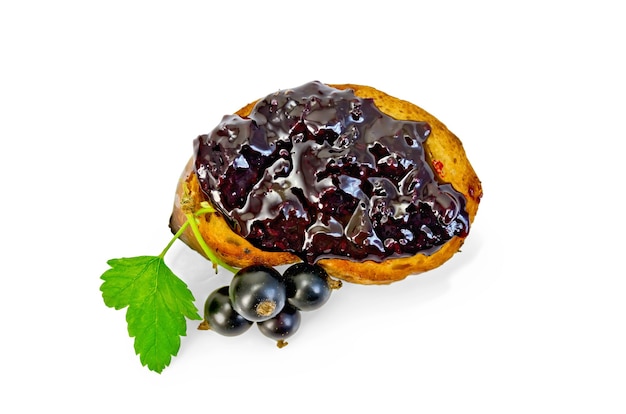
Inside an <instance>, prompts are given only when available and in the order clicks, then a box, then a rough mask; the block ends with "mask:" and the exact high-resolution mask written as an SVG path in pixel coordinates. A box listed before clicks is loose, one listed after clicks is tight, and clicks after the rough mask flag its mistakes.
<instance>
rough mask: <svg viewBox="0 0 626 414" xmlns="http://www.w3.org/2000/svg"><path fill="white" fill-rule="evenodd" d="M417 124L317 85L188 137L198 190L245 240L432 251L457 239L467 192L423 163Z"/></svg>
mask: <svg viewBox="0 0 626 414" xmlns="http://www.w3.org/2000/svg"><path fill="white" fill-rule="evenodd" d="M429 134H430V126H429V125H428V124H427V123H425V122H411V121H399V120H396V119H393V118H391V117H389V116H387V115H385V114H383V113H381V112H380V111H379V110H378V108H376V106H375V105H374V102H373V101H372V100H371V99H362V98H358V97H356V96H355V95H354V92H353V91H352V90H338V89H334V88H331V87H329V86H327V85H324V84H322V83H319V82H311V83H307V84H305V85H302V86H300V87H298V88H295V89H288V90H282V91H279V92H276V93H275V94H272V95H269V96H267V97H266V98H265V99H262V100H260V101H259V102H258V103H257V104H256V106H255V107H254V109H253V110H252V113H251V114H250V115H249V117H247V118H241V117H239V116H237V115H229V116H225V117H224V118H223V119H222V122H221V123H220V124H219V125H218V126H217V127H216V128H215V129H214V130H213V131H212V132H211V133H210V134H209V135H202V136H200V137H198V138H197V139H196V140H195V142H194V149H195V155H196V159H195V168H196V173H197V176H198V179H199V181H200V185H201V188H202V191H203V192H204V193H205V195H206V196H207V197H208V198H209V199H210V200H211V202H212V203H213V204H214V205H215V207H216V208H218V209H219V210H220V211H221V212H222V213H223V214H224V216H225V217H227V218H228V219H229V220H230V225H231V227H232V228H233V230H234V231H235V232H236V233H238V234H240V235H241V236H242V237H245V238H246V239H247V240H249V241H250V242H251V243H252V244H253V245H255V246H257V247H259V248H261V249H263V250H270V251H288V252H292V253H294V254H296V255H298V256H300V257H301V258H302V260H304V261H307V262H311V263H312V262H315V261H317V260H318V259H322V258H336V257H339V258H345V259H350V260H358V261H361V260H375V261H382V260H385V259H387V258H396V257H406V256H413V255H415V254H416V253H423V254H431V253H433V252H435V251H436V250H437V249H438V248H439V246H441V245H443V244H444V243H446V242H447V241H448V240H450V239H451V238H452V237H453V236H461V237H465V236H466V235H467V234H468V232H469V219H468V214H467V212H466V211H465V198H464V196H463V195H462V194H460V193H458V192H457V191H455V190H454V189H453V188H452V186H450V185H449V184H438V183H437V181H436V180H435V179H434V175H433V172H432V170H431V169H430V167H429V165H428V163H426V161H425V157H424V149H423V146H422V144H423V143H424V141H425V140H426V139H427V138H428V135H429Z"/></svg>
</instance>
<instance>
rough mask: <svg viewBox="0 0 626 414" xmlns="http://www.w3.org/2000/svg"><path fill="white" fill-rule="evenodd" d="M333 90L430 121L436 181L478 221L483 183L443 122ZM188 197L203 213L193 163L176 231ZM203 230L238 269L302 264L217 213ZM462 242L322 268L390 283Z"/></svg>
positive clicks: (393, 103) (366, 91)
mask: <svg viewBox="0 0 626 414" xmlns="http://www.w3.org/2000/svg"><path fill="white" fill-rule="evenodd" d="M329 86H332V87H334V88H337V89H353V90H354V93H355V94H356V95H357V96H359V97H361V98H372V99H373V100H374V103H375V104H376V106H377V107H378V108H379V109H380V110H381V111H382V112H384V113H386V114H387V115H389V116H391V117H393V118H396V119H402V120H408V121H425V122H428V124H429V125H430V127H431V134H430V136H429V137H428V139H427V140H426V141H425V143H424V149H425V153H426V159H427V162H428V163H429V164H430V165H431V168H432V169H433V172H434V173H435V176H436V177H437V179H438V181H440V182H446V183H450V184H451V185H452V186H453V187H454V189H455V190H457V191H458V192H460V193H462V194H463V195H464V196H465V198H466V201H467V204H466V210H467V212H468V214H469V219H470V222H473V221H474V217H475V216H476V212H477V211H478V205H479V203H480V199H481V197H482V186H481V182H480V180H479V179H478V177H477V175H476V173H475V171H474V169H473V168H472V166H471V164H470V162H469V160H468V159H467V156H466V154H465V150H464V148H463V145H462V143H461V141H460V140H459V139H458V138H457V137H456V136H455V135H454V134H453V133H452V132H450V131H449V130H448V128H446V126H445V125H444V124H443V123H441V122H440V121H439V120H438V119H437V118H435V117H434V116H432V115H431V114H429V113H428V112H426V111H425V110H423V109H422V108H420V107H418V106H416V105H414V104H412V103H410V102H408V101H404V100H401V99H398V98H395V97H393V96H390V95H388V94H386V93H384V92H381V91H379V90H377V89H374V88H372V87H369V86H362V85H353V84H343V85H329ZM255 104H256V102H252V103H250V104H248V105H246V106H244V107H243V108H241V109H240V110H239V111H237V112H236V114H237V115H239V116H242V117H245V116H247V115H249V114H250V112H251V111H252V108H253V107H254V105H255ZM184 196H186V197H187V198H186V199H187V200H189V201H191V203H192V206H191V207H192V208H195V209H198V208H200V203H201V202H202V201H205V197H204V195H203V194H202V192H201V191H200V186H199V182H198V179H197V177H196V175H195V173H194V170H193V159H192V160H190V161H189V163H188V164H187V166H186V167H185V169H184V171H183V173H182V176H181V179H180V180H179V183H178V187H177V189H176V198H175V202H174V211H173V213H172V217H171V220H170V227H171V229H172V231H174V232H176V231H177V230H178V229H179V228H180V226H181V225H182V223H184V221H185V220H186V217H185V214H184V213H183V211H182V208H181V201H182V199H183V197H184ZM199 229H200V232H201V234H202V236H203V238H204V240H205V242H206V243H207V245H208V246H209V247H210V248H211V249H213V250H214V251H215V253H216V254H217V255H218V256H219V257H220V258H221V259H222V260H224V261H225V262H226V263H228V264H230V265H231V266H234V267H245V266H248V265H252V264H264V265H268V266H279V265H283V264H289V263H295V262H298V261H300V259H299V258H298V257H297V256H295V255H293V254H291V253H287V252H267V251H263V250H260V249H258V248H256V247H254V246H253V245H252V244H250V243H249V242H248V241H247V240H245V239H244V238H242V237H241V236H239V235H237V234H236V233H234V232H233V231H232V230H231V229H230V227H229V226H228V224H227V223H226V221H225V220H224V218H223V217H222V216H221V215H220V214H217V213H214V214H206V215H204V216H202V217H200V219H199ZM181 240H183V241H184V242H185V243H186V244H187V245H189V246H190V247H191V248H193V249H194V250H196V251H198V252H200V253H201V254H203V253H202V249H201V248H200V245H199V244H198V242H197V240H196V239H195V237H194V236H193V234H192V233H191V230H189V229H187V230H186V231H185V233H184V234H183V235H182V236H181ZM463 242H464V239H463V238H460V237H456V236H455V237H453V238H452V239H451V240H450V241H448V242H447V243H446V244H445V245H443V246H441V248H440V249H439V250H437V251H436V252H435V253H433V254H431V255H429V256H427V255H424V254H417V255H415V256H412V257H406V258H395V259H387V260H385V261H383V262H381V263H379V262H374V261H362V262H354V261H351V260H348V259H323V260H320V261H319V262H318V264H319V265H320V266H322V267H324V269H326V271H327V272H328V274H329V275H331V276H333V277H336V278H339V279H343V280H345V281H348V282H353V283H359V284H387V283H391V282H395V281H398V280H402V279H404V278H406V277H407V276H408V275H411V274H418V273H422V272H425V271H428V270H431V269H434V268H436V267H438V266H440V265H442V264H443V263H444V262H446V261H447V260H448V259H450V258H451V257H452V256H453V255H454V253H456V252H457V251H458V250H459V249H460V247H461V245H462V244H463Z"/></svg>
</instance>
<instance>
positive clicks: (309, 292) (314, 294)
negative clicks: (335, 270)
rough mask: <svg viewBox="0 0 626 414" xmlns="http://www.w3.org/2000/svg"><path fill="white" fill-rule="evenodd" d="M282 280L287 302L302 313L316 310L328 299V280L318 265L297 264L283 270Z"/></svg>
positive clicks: (329, 285)
mask: <svg viewBox="0 0 626 414" xmlns="http://www.w3.org/2000/svg"><path fill="white" fill-rule="evenodd" d="M283 278H284V280H285V288H286V289H287V301H288V302H289V303H290V304H291V305H292V306H295V307H296V308H298V309H300V310H302V311H311V310H315V309H318V308H320V307H321V306H322V305H323V304H325V303H326V302H327V301H328V299H329V298H330V293H331V290H332V289H331V283H330V278H329V277H328V274H327V273H326V271H325V270H324V269H323V268H322V267H320V266H318V265H314V264H308V263H304V262H303V263H297V264H295V265H292V266H290V267H289V268H287V270H285V273H284V274H283Z"/></svg>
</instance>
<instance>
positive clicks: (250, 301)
mask: <svg viewBox="0 0 626 414" xmlns="http://www.w3.org/2000/svg"><path fill="white" fill-rule="evenodd" d="M229 296H230V300H231V303H232V304H233V308H234V309H235V311H237V312H238V313H239V314H241V315H242V316H243V317H244V318H246V319H247V320H249V321H253V322H260V321H264V320H267V319H270V318H273V317H274V316H276V315H277V314H278V313H279V312H280V311H281V310H282V309H283V307H284V306H285V302H286V300H287V294H286V290H285V285H284V284H283V280H282V276H281V275H280V273H278V271H276V270H275V269H273V268H271V267H267V266H249V267H245V268H243V269H241V270H239V271H238V272H237V273H235V275H234V276H233V280H232V281H231V283H230V288H229Z"/></svg>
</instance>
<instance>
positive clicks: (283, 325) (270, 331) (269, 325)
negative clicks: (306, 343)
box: [257, 304, 301, 347]
mask: <svg viewBox="0 0 626 414" xmlns="http://www.w3.org/2000/svg"><path fill="white" fill-rule="evenodd" d="M300 321H301V316H300V311H299V310H298V309H296V308H294V307H293V306H290V305H289V304H287V305H285V307H284V308H283V310H282V311H281V312H279V313H278V315H276V316H274V317H273V318H271V319H268V320H266V321H263V322H259V323H257V326H258V327H259V330H260V331H261V333H262V334H263V335H265V336H267V337H268V338H271V339H275V340H277V341H279V344H278V346H279V347H281V346H282V345H286V343H284V342H283V341H284V340H285V339H287V338H289V337H291V336H292V335H293V334H295V333H296V331H297V330H298V328H299V327H300Z"/></svg>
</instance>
